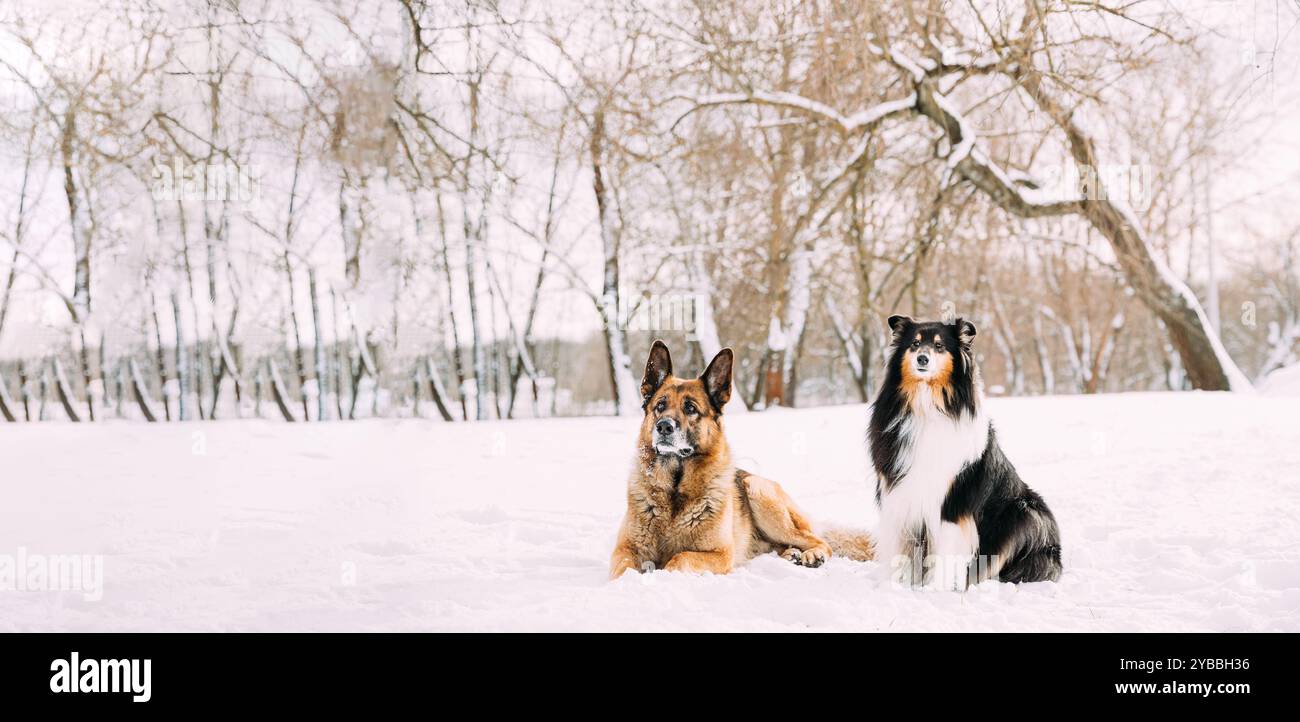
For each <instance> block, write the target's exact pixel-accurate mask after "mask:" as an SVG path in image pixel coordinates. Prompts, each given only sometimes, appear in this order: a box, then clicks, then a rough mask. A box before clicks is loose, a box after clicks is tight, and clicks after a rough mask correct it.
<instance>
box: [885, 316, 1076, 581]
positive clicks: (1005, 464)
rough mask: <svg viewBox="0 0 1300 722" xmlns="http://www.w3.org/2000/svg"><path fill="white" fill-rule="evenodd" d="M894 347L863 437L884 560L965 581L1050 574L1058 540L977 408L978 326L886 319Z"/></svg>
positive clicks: (1056, 564) (1057, 564) (925, 577)
mask: <svg viewBox="0 0 1300 722" xmlns="http://www.w3.org/2000/svg"><path fill="white" fill-rule="evenodd" d="M889 328H890V329H891V330H892V331H893V341H892V347H891V349H890V357H889V362H888V366H887V367H886V369H885V380H884V383H883V384H882V386H881V389H880V394H879V395H878V396H877V397H876V400H875V403H874V404H873V405H872V408H871V423H870V426H869V431H868V437H869V442H870V447H871V460H872V464H873V465H874V466H875V470H876V504H877V506H878V507H879V508H880V529H879V533H878V535H877V539H878V541H879V545H880V555H879V557H880V559H881V560H883V561H885V562H886V563H887V564H892V565H893V572H894V577H895V579H896V580H897V581H900V582H903V583H908V584H912V585H920V584H932V585H933V586H937V587H942V588H948V589H959V590H960V589H965V588H966V586H967V585H968V584H969V583H977V582H979V581H982V580H984V579H990V578H996V579H999V580H1001V581H1004V582H1037V581H1044V580H1050V581H1055V580H1056V579H1058V578H1060V576H1061V537H1060V532H1059V530H1058V529H1057V526H1056V519H1055V517H1053V516H1052V512H1051V511H1050V510H1048V508H1047V504H1046V503H1045V502H1044V501H1043V498H1042V497H1041V496H1039V495H1038V494H1036V493H1035V492H1034V491H1033V490H1032V489H1030V488H1029V487H1028V486H1026V485H1025V482H1024V481H1022V480H1021V479H1020V475H1019V474H1017V473H1016V469H1015V467H1014V466H1012V465H1011V462H1010V461H1008V460H1007V457H1006V455H1004V454H1003V453H1002V449H1001V448H1000V447H999V446H998V441H997V435H996V434H995V433H994V431H993V424H992V423H991V422H990V421H989V419H988V417H987V416H985V414H984V399H983V390H982V383H981V382H980V375H979V368H978V367H977V366H976V364H975V359H974V356H973V355H972V353H971V342H972V341H973V340H974V338H975V325H974V324H972V323H970V322H969V321H963V320H962V319H960V318H959V319H956V321H954V322H953V323H941V322H937V321H913V320H912V319H910V318H908V317H907V316H890V317H889Z"/></svg>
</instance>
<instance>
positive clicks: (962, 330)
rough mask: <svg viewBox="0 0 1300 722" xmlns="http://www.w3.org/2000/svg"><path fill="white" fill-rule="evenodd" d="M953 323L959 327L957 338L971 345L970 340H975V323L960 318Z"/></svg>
mask: <svg viewBox="0 0 1300 722" xmlns="http://www.w3.org/2000/svg"><path fill="white" fill-rule="evenodd" d="M952 325H953V326H956V327H957V339H958V340H959V341H961V345H963V346H967V347H969V346H970V342H971V341H974V340H975V324H973V323H971V322H970V321H967V320H964V319H960V318H959V319H957V320H956V321H953V322H952Z"/></svg>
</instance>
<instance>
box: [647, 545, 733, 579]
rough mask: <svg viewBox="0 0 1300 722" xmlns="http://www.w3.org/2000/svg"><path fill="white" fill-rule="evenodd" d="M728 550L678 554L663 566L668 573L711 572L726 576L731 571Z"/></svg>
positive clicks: (729, 551)
mask: <svg viewBox="0 0 1300 722" xmlns="http://www.w3.org/2000/svg"><path fill="white" fill-rule="evenodd" d="M731 563H732V554H731V550H730V549H723V550H719V551H711V552H678V553H677V554H674V555H673V558H672V559H669V560H668V563H667V564H665V565H664V569H665V570H667V571H670V572H696V573H699V572H712V573H713V574H726V573H727V572H729V571H731Z"/></svg>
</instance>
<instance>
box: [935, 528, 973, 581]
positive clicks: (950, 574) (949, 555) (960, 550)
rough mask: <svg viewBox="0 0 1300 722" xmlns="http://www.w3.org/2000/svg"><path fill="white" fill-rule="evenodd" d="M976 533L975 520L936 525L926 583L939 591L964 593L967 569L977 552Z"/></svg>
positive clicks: (968, 576)
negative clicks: (928, 575) (937, 526)
mask: <svg viewBox="0 0 1300 722" xmlns="http://www.w3.org/2000/svg"><path fill="white" fill-rule="evenodd" d="M979 546H980V542H979V534H978V532H976V530H975V521H974V520H973V519H971V518H970V517H962V518H961V519H958V520H957V522H956V523H954V522H949V521H941V522H939V529H938V531H937V532H936V533H935V535H934V553H933V554H932V555H931V556H930V559H929V560H928V561H929V562H930V574H931V576H930V584H931V585H932V586H934V587H936V588H939V589H945V590H950V591H958V592H961V591H965V590H966V587H967V585H968V584H969V581H970V566H971V562H973V561H974V560H975V555H976V553H978V551H979Z"/></svg>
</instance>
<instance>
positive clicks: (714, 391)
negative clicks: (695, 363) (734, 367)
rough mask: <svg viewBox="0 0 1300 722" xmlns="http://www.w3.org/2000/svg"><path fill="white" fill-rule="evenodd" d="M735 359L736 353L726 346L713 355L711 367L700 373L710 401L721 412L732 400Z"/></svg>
mask: <svg viewBox="0 0 1300 722" xmlns="http://www.w3.org/2000/svg"><path fill="white" fill-rule="evenodd" d="M734 359H735V355H734V354H732V353H731V349H729V348H724V349H722V350H721V351H719V352H718V355H717V356H714V357H713V360H712V361H710V362H709V367H708V368H706V369H704V373H702V374H700V380H701V381H703V382H704V391H705V393H707V394H708V395H709V401H710V402H711V403H712V404H713V408H715V409H717V410H718V413H719V414H720V413H722V407H724V406H726V405H727V402H728V401H730V400H731V363H732V361H733V360H734Z"/></svg>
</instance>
